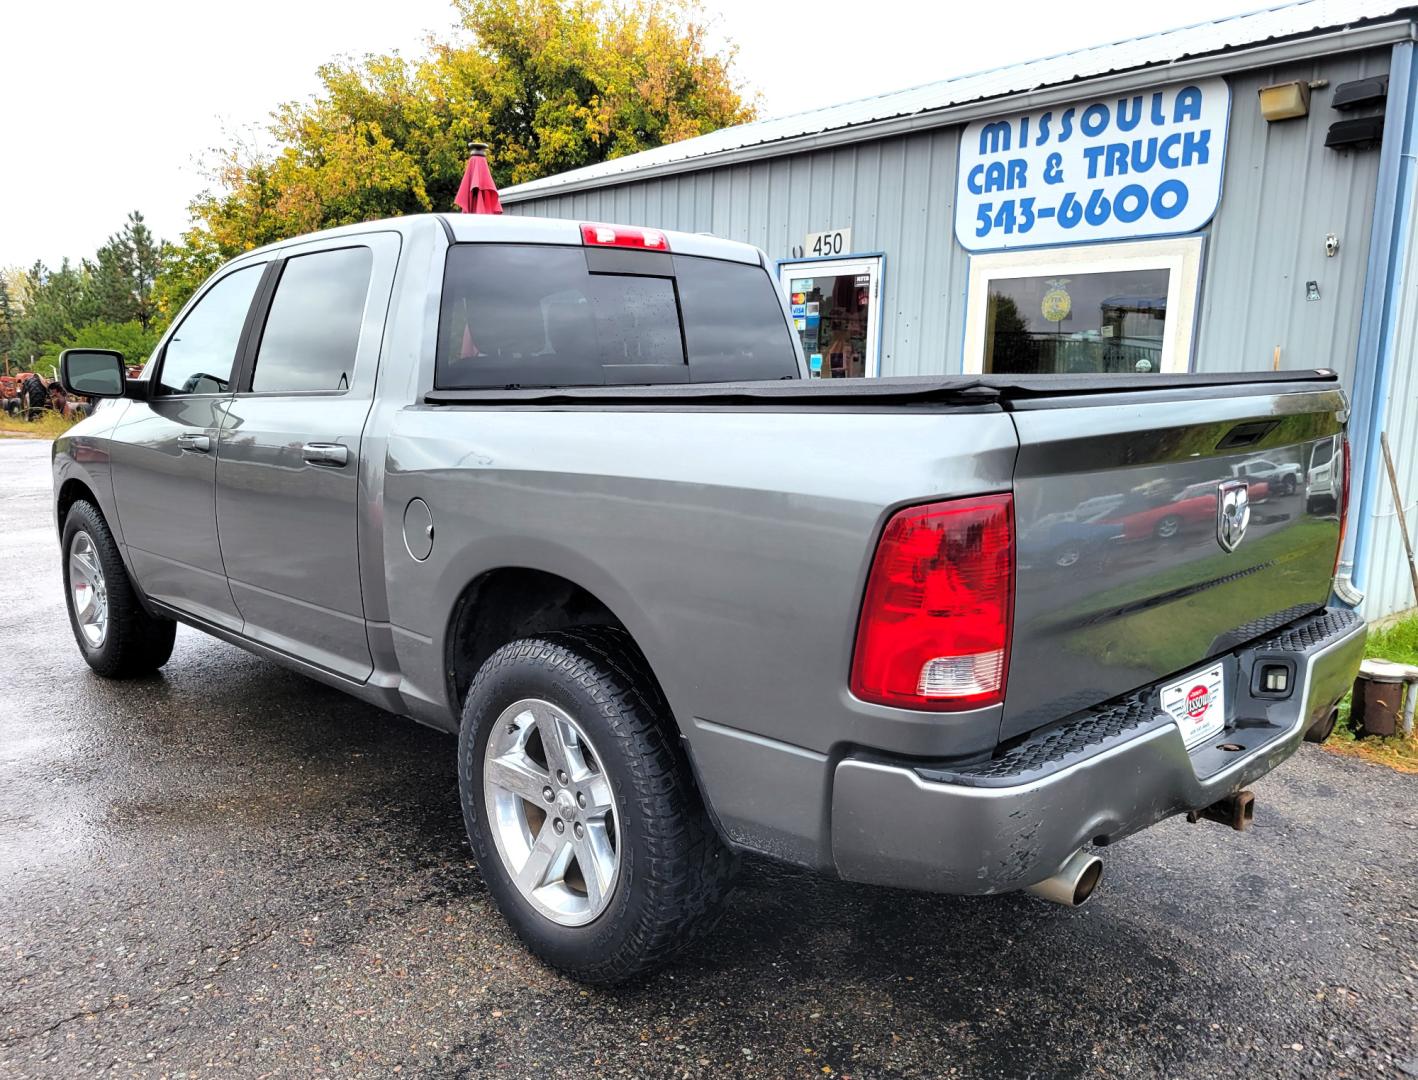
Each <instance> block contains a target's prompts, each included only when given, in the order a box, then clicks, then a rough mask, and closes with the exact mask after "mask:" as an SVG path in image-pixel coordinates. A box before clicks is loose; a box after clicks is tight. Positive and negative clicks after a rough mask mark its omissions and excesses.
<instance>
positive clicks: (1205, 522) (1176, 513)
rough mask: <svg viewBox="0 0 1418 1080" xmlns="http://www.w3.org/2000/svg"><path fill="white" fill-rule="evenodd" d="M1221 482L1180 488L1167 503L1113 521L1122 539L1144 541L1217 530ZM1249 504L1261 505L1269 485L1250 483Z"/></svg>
mask: <svg viewBox="0 0 1418 1080" xmlns="http://www.w3.org/2000/svg"><path fill="white" fill-rule="evenodd" d="M1221 483H1222V481H1220V480H1209V481H1207V482H1206V483H1203V484H1192V485H1191V486H1190V487H1187V488H1183V489H1182V490H1181V491H1180V492H1179V493H1178V494H1177V495H1176V497H1175V498H1173V499H1172V500H1171V501H1170V502H1165V503H1162V504H1160V505H1158V506H1151V507H1148V508H1147V509H1145V510H1138V511H1135V512H1134V513H1131V514H1127V515H1126V516H1124V517H1119V518H1117V519H1116V523H1117V524H1118V525H1120V526H1121V527H1122V533H1123V539H1124V540H1146V539H1148V538H1149V537H1153V536H1155V537H1157V538H1158V539H1159V540H1170V539H1172V537H1174V536H1176V535H1178V534H1179V533H1181V532H1183V531H1184V530H1186V529H1191V528H1200V527H1203V526H1209V527H1211V528H1215V527H1216V490H1217V488H1218V487H1219V486H1220V485H1221ZM1249 493H1250V501H1251V502H1253V503H1257V502H1262V501H1264V500H1265V499H1266V498H1267V497H1268V496H1269V495H1270V485H1269V484H1267V483H1266V482H1265V481H1264V480H1252V481H1251V482H1250V485H1249Z"/></svg>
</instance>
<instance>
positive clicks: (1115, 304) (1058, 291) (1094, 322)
mask: <svg viewBox="0 0 1418 1080" xmlns="http://www.w3.org/2000/svg"><path fill="white" fill-rule="evenodd" d="M1169 274H1170V272H1169V271H1167V270H1160V269H1151V270H1130V271H1117V272H1111V273H1101V274H1079V275H1072V276H1070V275H1059V276H1053V275H1040V276H1035V277H1015V278H996V279H994V280H993V281H992V282H991V283H990V291H989V301H988V309H987V315H986V320H987V321H986V328H985V357H984V370H985V371H988V372H1000V373H1006V374H1019V375H1036V374H1047V375H1069V374H1078V373H1085V372H1109V373H1116V372H1129V371H1142V372H1147V371H1161V370H1162V345H1163V342H1164V340H1165V338H1166V324H1167V279H1168V277H1169Z"/></svg>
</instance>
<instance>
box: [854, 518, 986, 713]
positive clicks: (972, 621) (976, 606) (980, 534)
mask: <svg viewBox="0 0 1418 1080" xmlns="http://www.w3.org/2000/svg"><path fill="white" fill-rule="evenodd" d="M1013 617H1014V499H1013V497H1012V496H1010V495H988V496H985V497H983V498H976V499H960V500H958V501H955V502H939V503H930V504H928V505H926V506H913V507H910V508H909V509H906V510H902V511H900V512H899V513H897V514H896V515H895V516H894V517H892V519H891V520H890V521H889V522H887V523H886V529H885V531H884V532H883V533H882V534H881V543H879V544H878V545H877V548H876V558H875V559H873V560H872V567H871V576H870V577H868V578H867V592H866V597H865V599H864V600H863V601H862V615H861V621H860V622H859V623H858V624H857V648H856V652H855V655H854V656H853V658H852V682H851V686H852V693H853V694H855V695H856V696H857V697H859V698H861V699H862V700H863V701H874V702H876V703H878V704H881V705H896V706H899V707H901V708H907V709H934V710H939V711H959V710H961V709H977V708H980V707H981V706H984V705H994V704H997V703H999V702H1000V701H1002V700H1003V699H1004V683H1005V677H1006V675H1007V674H1008V672H1009V641H1010V624H1011V621H1012V620H1013Z"/></svg>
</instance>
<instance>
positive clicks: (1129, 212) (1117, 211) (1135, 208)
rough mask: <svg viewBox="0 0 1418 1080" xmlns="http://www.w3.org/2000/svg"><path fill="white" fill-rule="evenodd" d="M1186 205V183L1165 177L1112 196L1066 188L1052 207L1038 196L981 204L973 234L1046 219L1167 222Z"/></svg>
mask: <svg viewBox="0 0 1418 1080" xmlns="http://www.w3.org/2000/svg"><path fill="white" fill-rule="evenodd" d="M1186 205H1187V185H1186V184H1185V183H1183V182H1182V181H1181V180H1177V179H1171V180H1164V181H1162V183H1160V184H1158V185H1157V186H1156V187H1155V188H1153V189H1152V190H1151V191H1149V190H1148V189H1147V188H1146V187H1144V186H1143V185H1142V184H1128V185H1127V186H1126V187H1124V188H1122V189H1121V190H1120V191H1118V193H1117V194H1116V195H1113V196H1111V197H1110V196H1108V195H1107V194H1106V193H1105V192H1104V191H1103V190H1102V189H1101V188H1094V189H1093V192H1092V193H1091V194H1090V195H1088V196H1087V197H1086V198H1081V197H1080V196H1079V195H1078V193H1076V192H1073V191H1066V192H1064V194H1063V198H1061V199H1060V200H1059V201H1058V204H1057V205H1055V206H1040V205H1039V200H1038V198H1037V197H1035V196H1033V195H1026V196H1024V197H1023V198H1018V199H1005V200H1003V201H1002V202H999V203H998V204H996V203H993V202H982V203H980V204H979V205H978V206H977V207H976V209H975V235H976V236H989V235H990V233H992V232H1002V233H1004V234H1005V235H1006V236H1009V235H1012V234H1016V233H1017V234H1023V233H1027V232H1029V231H1030V230H1031V229H1033V228H1034V226H1035V224H1037V223H1038V222H1040V221H1045V220H1048V219H1049V218H1053V219H1054V220H1055V221H1057V222H1058V224H1059V226H1060V227H1061V228H1064V229H1072V228H1075V227H1076V226H1078V225H1080V224H1082V223H1083V222H1087V223H1088V224H1089V225H1093V226H1098V225H1102V224H1104V223H1106V222H1107V221H1109V220H1110V219H1115V220H1117V221H1121V222H1123V223H1124V224H1130V223H1132V222H1134V221H1138V220H1139V219H1141V218H1142V216H1143V215H1144V214H1147V213H1151V215H1152V217H1153V218H1155V219H1157V220H1159V221H1167V220H1169V219H1171V218H1174V217H1176V216H1177V215H1178V214H1180V213H1181V212H1182V211H1183V210H1184V209H1186Z"/></svg>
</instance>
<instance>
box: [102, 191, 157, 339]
mask: <svg viewBox="0 0 1418 1080" xmlns="http://www.w3.org/2000/svg"><path fill="white" fill-rule="evenodd" d="M84 267H85V269H86V270H87V271H88V273H89V283H88V291H89V297H90V300H91V302H92V304H93V309H94V315H95V317H96V318H98V319H100V320H103V321H105V322H110V323H123V322H136V323H138V324H139V325H140V326H142V327H143V328H144V329H147V328H148V327H151V326H153V325H154V324H155V323H156V322H157V321H158V317H159V312H158V307H157V303H156V301H155V299H154V296H153V287H154V284H155V283H156V281H157V277H158V273H159V271H160V270H161V268H162V267H161V256H160V249H159V246H158V242H157V239H156V238H155V237H154V236H153V233H152V230H151V229H149V228H148V226H147V225H146V224H144V222H143V215H142V214H140V213H138V212H137V211H136V210H135V211H134V212H133V213H131V214H129V215H128V221H127V223H126V224H125V225H124V226H123V231H122V232H119V233H115V234H114V235H113V236H110V237H109V238H108V242H107V243H106V244H104V245H103V247H101V248H99V249H98V253H97V255H96V256H95V258H94V261H93V262H85V264H84Z"/></svg>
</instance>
